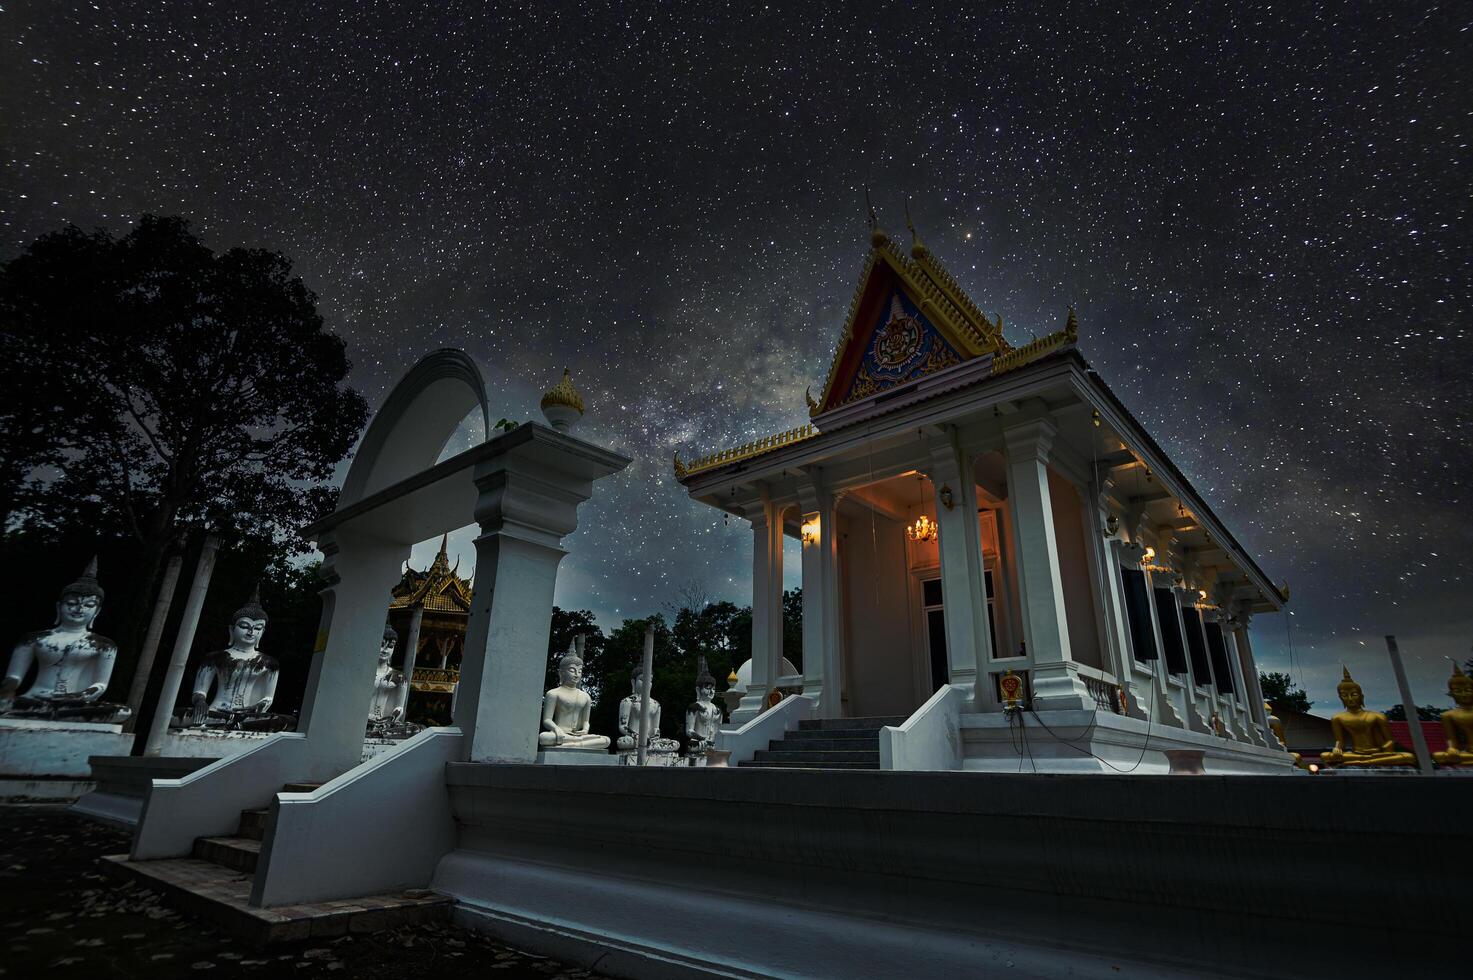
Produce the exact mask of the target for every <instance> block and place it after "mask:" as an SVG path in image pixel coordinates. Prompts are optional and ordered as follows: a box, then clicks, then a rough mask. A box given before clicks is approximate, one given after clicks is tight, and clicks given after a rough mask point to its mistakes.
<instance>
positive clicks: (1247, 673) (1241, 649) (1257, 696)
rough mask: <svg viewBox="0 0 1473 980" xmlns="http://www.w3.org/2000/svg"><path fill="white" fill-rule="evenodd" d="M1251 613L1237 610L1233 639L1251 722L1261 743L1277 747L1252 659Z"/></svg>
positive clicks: (1276, 739) (1276, 738)
mask: <svg viewBox="0 0 1473 980" xmlns="http://www.w3.org/2000/svg"><path fill="white" fill-rule="evenodd" d="M1251 615H1252V614H1251V613H1249V612H1247V611H1245V610H1241V609H1240V610H1239V612H1238V614H1237V617H1236V623H1237V625H1236V626H1234V628H1233V639H1234V640H1235V641H1236V643H1237V647H1238V656H1239V657H1240V658H1242V671H1243V676H1244V678H1245V679H1246V680H1247V682H1248V692H1249V698H1250V702H1249V706H1250V707H1251V709H1252V711H1251V715H1252V718H1253V723H1254V724H1255V725H1257V726H1258V730H1259V733H1260V734H1261V735H1262V736H1263V744H1264V745H1266V746H1268V747H1269V748H1271V749H1272V748H1277V747H1278V744H1279V742H1278V736H1276V735H1275V734H1274V733H1273V730H1272V729H1271V728H1270V727H1269V724H1268V712H1267V711H1266V710H1265V709H1264V707H1263V684H1262V682H1261V681H1260V680H1259V679H1258V664H1257V662H1255V661H1254V659H1253V645H1252V643H1251V642H1250V641H1249V639H1248V623H1249V621H1250V617H1251Z"/></svg>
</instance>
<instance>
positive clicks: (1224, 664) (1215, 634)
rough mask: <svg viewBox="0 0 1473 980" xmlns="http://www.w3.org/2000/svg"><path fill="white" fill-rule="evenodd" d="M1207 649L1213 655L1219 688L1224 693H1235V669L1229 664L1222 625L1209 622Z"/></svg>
mask: <svg viewBox="0 0 1473 980" xmlns="http://www.w3.org/2000/svg"><path fill="white" fill-rule="evenodd" d="M1206 630H1207V650H1208V652H1209V653H1210V654H1211V655H1212V676H1213V677H1214V678H1216V679H1217V690H1218V691H1219V692H1220V693H1222V694H1233V693H1235V688H1234V686H1233V671H1232V668H1231V667H1230V666H1229V665H1228V654H1227V645H1226V644H1225V643H1224V642H1223V639H1222V626H1221V624H1219V623H1207V624H1206Z"/></svg>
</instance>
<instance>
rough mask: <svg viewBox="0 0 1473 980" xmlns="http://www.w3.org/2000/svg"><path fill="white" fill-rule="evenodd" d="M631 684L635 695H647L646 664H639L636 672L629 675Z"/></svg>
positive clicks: (635, 669)
mask: <svg viewBox="0 0 1473 980" xmlns="http://www.w3.org/2000/svg"><path fill="white" fill-rule="evenodd" d="M629 686H630V688H631V689H632V690H633V692H634V697H636V698H642V697H644V695H645V687H646V685H645V680H644V664H638V665H637V666H635V668H634V673H633V674H630V675H629Z"/></svg>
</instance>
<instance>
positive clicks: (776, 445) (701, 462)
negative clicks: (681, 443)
mask: <svg viewBox="0 0 1473 980" xmlns="http://www.w3.org/2000/svg"><path fill="white" fill-rule="evenodd" d="M816 435H818V429H817V428H815V427H814V426H813V425H811V424H808V425H800V426H798V427H797V428H796V429H789V430H787V431H786V432H779V433H777V434H776V435H771V436H765V437H763V438H761V439H754V440H752V441H751V442H748V443H744V444H742V445H740V446H738V447H736V448H735V449H722V450H718V451H717V452H714V453H708V454H706V455H705V456H701V457H699V458H697V459H696V460H694V461H692V462H690V463H686V462H684V461H683V460H681V458H680V453H679V452H676V454H675V460H674V468H675V478H676V479H677V480H683V479H685V478H686V477H688V476H693V475H695V474H696V473H700V472H703V471H705V470H709V469H714V468H715V467H717V466H725V465H726V464H728V463H737V462H741V461H742V460H744V459H751V458H752V457H754V456H761V455H763V454H765V453H769V452H772V451H773V450H774V449H781V448H782V447H784V446H791V445H793V444H795V443H799V442H804V441H805V440H808V439H812V438H813V437H814V436H816Z"/></svg>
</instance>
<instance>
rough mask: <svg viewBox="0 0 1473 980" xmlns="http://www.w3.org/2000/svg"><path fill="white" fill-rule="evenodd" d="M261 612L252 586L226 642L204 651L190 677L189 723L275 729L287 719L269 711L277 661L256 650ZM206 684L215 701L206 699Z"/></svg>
mask: <svg viewBox="0 0 1473 980" xmlns="http://www.w3.org/2000/svg"><path fill="white" fill-rule="evenodd" d="M265 633H266V610H265V609H262V608H261V590H260V587H259V586H257V587H256V588H255V589H254V590H253V591H252V592H251V597H250V598H249V599H248V600H246V604H245V605H244V606H241V607H240V608H239V609H237V610H236V611H235V614H234V615H232V616H231V617H230V646H229V647H227V648H226V649H224V650H216V651H214V652H213V653H208V654H205V658H204V660H203V661H202V662H201V663H200V666H199V670H198V671H196V672H195V675H194V698H193V701H194V711H193V719H192V720H193V722H194V724H196V725H198V726H199V727H201V728H228V729H248V730H251V731H279V730H281V729H282V728H284V727H286V725H287V724H289V723H290V721H291V719H290V718H288V717H286V716H284V715H274V714H271V713H270V708H271V702H272V700H273V699H274V698H275V697H276V679H277V675H278V673H279V672H280V665H279V664H277V662H276V659H275V658H274V657H268V656H266V655H265V654H263V653H261V652H260V650H259V647H260V645H261V637H262V636H264V635H265ZM211 688H213V689H214V700H211V699H210V692H211Z"/></svg>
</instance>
